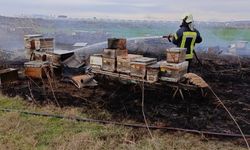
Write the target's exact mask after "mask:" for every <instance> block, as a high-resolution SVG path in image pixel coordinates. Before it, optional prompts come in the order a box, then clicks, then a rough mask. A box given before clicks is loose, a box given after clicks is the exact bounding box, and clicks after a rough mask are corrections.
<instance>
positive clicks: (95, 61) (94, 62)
mask: <svg viewBox="0 0 250 150" xmlns="http://www.w3.org/2000/svg"><path fill="white" fill-rule="evenodd" d="M102 59H103V58H102V55H101V54H99V55H98V54H95V55H92V56H90V62H89V64H90V66H91V67H92V68H96V69H101V68H102Z"/></svg>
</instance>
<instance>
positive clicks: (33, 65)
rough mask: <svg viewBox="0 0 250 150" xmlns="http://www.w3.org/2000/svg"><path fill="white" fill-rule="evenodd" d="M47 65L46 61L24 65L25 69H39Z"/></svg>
mask: <svg viewBox="0 0 250 150" xmlns="http://www.w3.org/2000/svg"><path fill="white" fill-rule="evenodd" d="M48 65H49V62H48V61H29V62H26V63H24V66H25V67H35V68H40V67H43V66H48Z"/></svg>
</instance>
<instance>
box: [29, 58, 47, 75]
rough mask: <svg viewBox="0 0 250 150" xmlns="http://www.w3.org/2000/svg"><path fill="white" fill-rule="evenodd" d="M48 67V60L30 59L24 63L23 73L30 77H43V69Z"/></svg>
mask: <svg viewBox="0 0 250 150" xmlns="http://www.w3.org/2000/svg"><path fill="white" fill-rule="evenodd" d="M48 68H49V63H48V62H43V61H30V62H26V63H24V74H25V75H26V76H28V77H31V78H44V77H46V73H45V70H46V69H48Z"/></svg>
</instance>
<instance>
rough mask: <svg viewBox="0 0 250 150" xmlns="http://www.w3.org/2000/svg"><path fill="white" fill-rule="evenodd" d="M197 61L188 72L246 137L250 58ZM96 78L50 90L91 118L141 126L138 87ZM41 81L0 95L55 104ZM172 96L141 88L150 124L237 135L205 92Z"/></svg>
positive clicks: (19, 84) (18, 85) (5, 88)
mask: <svg viewBox="0 0 250 150" xmlns="http://www.w3.org/2000/svg"><path fill="white" fill-rule="evenodd" d="M199 57H200V58H201V61H202V64H203V66H202V67H201V66H200V64H199V63H198V62H196V61H195V62H194V63H193V67H192V68H193V70H192V71H193V72H195V73H197V74H199V75H201V76H202V77H203V78H204V79H205V80H206V81H207V82H208V84H209V85H210V86H211V87H212V88H213V89H214V91H215V92H216V93H217V95H218V96H219V97H220V98H221V99H222V100H223V102H224V103H225V105H226V106H227V107H228V109H229V110H230V111H231V113H232V114H233V115H234V116H235V118H236V119H237V121H238V123H239V124H240V126H241V127H242V130H243V132H244V133H245V134H250V116H249V111H250V102H249V97H250V77H249V73H250V70H249V64H250V59H249V58H239V57H231V56H230V57H229V56H227V57H225V56H216V55H204V54H200V55H199ZM5 63H6V62H5ZM96 80H98V82H99V85H98V86H97V87H95V88H82V89H77V88H75V87H74V86H73V85H71V84H69V83H63V82H60V80H55V81H54V83H53V89H54V92H55V96H56V98H57V100H58V101H59V104H60V106H61V107H77V108H79V109H80V110H81V111H82V112H84V113H86V114H88V115H89V116H90V117H92V118H95V119H104V120H112V121H118V122H126V121H133V122H138V123H143V122H144V121H143V116H142V112H141V97H142V95H141V86H142V85H139V84H133V83H126V84H124V83H122V82H120V81H117V80H114V79H110V78H107V77H102V76H97V77H96ZM44 82H45V83H46V84H45V85H44V84H43V82H42V81H41V80H35V81H31V80H29V79H25V78H23V79H20V81H18V82H15V83H12V84H11V85H5V86H3V87H2V89H1V91H2V93H3V94H5V95H8V96H11V97H14V96H17V95H19V96H21V97H24V99H26V100H29V101H30V102H31V103H34V100H35V103H37V105H41V106H44V105H47V104H51V103H54V104H55V105H56V103H55V99H54V97H53V94H52V92H51V88H50V86H49V84H48V83H47V81H44ZM29 84H30V85H31V88H29V86H28V85H29ZM44 88H45V90H44ZM30 90H31V92H30ZM31 93H32V94H31ZM172 94H173V91H172V89H171V88H169V87H165V86H161V87H159V86H151V85H145V113H146V116H147V119H148V121H149V123H150V124H152V125H157V126H171V127H178V128H186V129H197V130H202V131H215V132H227V133H239V131H238V129H237V128H236V126H235V124H234V123H233V121H232V120H231V119H230V117H229V116H228V114H227V113H226V112H225V111H224V109H223V108H222V107H221V106H220V105H219V103H218V102H217V100H216V99H215V98H214V97H213V96H212V95H211V93H209V92H208V94H207V96H206V97H205V98H204V97H202V96H201V93H200V91H184V96H185V100H182V99H181V98H180V97H179V96H177V97H176V98H175V99H172ZM32 95H33V96H34V98H32ZM32 99H33V100H32Z"/></svg>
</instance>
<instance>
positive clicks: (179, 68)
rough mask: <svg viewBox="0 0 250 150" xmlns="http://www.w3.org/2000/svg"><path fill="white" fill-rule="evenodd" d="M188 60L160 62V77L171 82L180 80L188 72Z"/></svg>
mask: <svg viewBox="0 0 250 150" xmlns="http://www.w3.org/2000/svg"><path fill="white" fill-rule="evenodd" d="M187 68H188V61H184V62H182V63H178V64H175V63H168V62H166V61H162V62H160V79H161V80H163V81H169V82H178V81H179V80H180V79H181V77H182V76H183V75H184V74H185V73H187Z"/></svg>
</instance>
